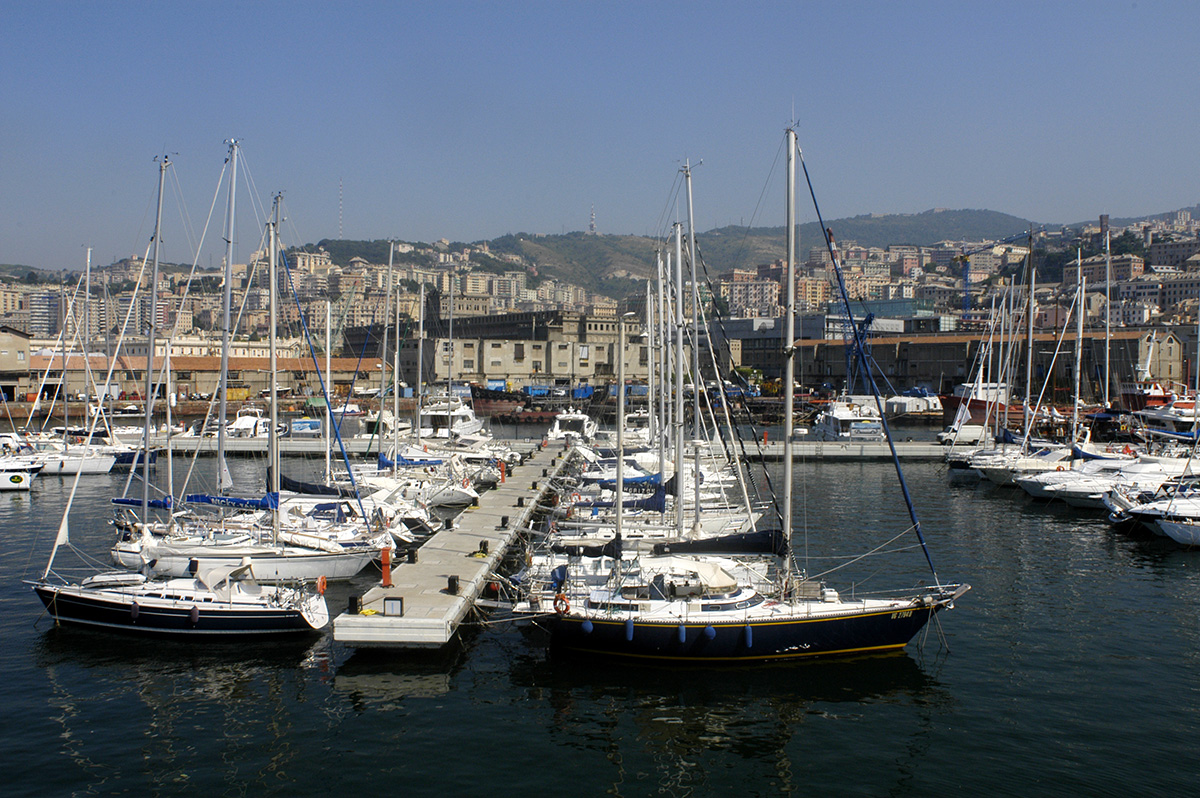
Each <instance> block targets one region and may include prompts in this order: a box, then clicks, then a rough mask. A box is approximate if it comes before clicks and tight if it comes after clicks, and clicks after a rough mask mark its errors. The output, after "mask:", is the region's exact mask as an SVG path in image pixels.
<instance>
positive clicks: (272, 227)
mask: <svg viewBox="0 0 1200 798" xmlns="http://www.w3.org/2000/svg"><path fill="white" fill-rule="evenodd" d="M279 200H280V195H279V194H276V195H275V203H274V208H273V209H272V218H271V221H269V222H268V223H267V231H268V235H269V236H270V239H271V240H270V246H269V247H268V250H267V251H268V253H269V255H268V269H269V277H270V281H271V290H270V291H269V292H268V294H267V295H268V297H269V298H270V299H269V305H270V308H269V309H270V321H269V322H268V324H269V326H270V330H269V331H268V333H267V346H268V348H269V349H270V353H271V413H270V424H271V430H270V432H269V433H268V435H269V437H268V438H267V445H268V448H269V451H268V453H267V461H268V462H269V463H270V464H271V471H270V474H271V484H270V485H269V486H268V491H269V492H270V493H272V494H274V497H275V500H274V502H273V503H274V507H273V508H272V509H271V542H272V543H276V544H277V543H278V542H279V481H280V480H279V435H278V429H279V390H278V389H277V388H276V386H275V375H276V374H278V372H279V363H278V360H277V358H276V355H275V326H276V324H277V319H278V314H279V309H278V300H277V297H276V294H277V293H278V290H277V285H278V284H277V283H276V280H275V269H276V261H277V259H278V252H279ZM269 503H270V502H269Z"/></svg>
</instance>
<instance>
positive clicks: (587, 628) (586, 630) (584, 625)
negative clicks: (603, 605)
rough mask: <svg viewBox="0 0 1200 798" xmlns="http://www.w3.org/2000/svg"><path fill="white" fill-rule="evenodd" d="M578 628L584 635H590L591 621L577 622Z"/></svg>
mask: <svg viewBox="0 0 1200 798" xmlns="http://www.w3.org/2000/svg"><path fill="white" fill-rule="evenodd" d="M579 628H580V630H581V631H582V632H583V633H584V634H585V635H590V634H591V633H592V628H593V627H592V622H591V621H584V622H583V623H581V624H579Z"/></svg>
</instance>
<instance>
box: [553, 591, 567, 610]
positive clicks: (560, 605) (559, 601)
mask: <svg viewBox="0 0 1200 798" xmlns="http://www.w3.org/2000/svg"><path fill="white" fill-rule="evenodd" d="M554 611H555V612H557V613H558V614H559V615H566V614H567V613H568V612H570V611H571V602H570V601H568V600H567V597H566V596H565V595H563V594H562V593H559V594H558V595H557V596H555V597H554Z"/></svg>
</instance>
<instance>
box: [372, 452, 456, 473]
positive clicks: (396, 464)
mask: <svg viewBox="0 0 1200 798" xmlns="http://www.w3.org/2000/svg"><path fill="white" fill-rule="evenodd" d="M441 464H442V461H441V460H409V459H408V458H407V457H405V456H404V455H401V456H399V457H397V458H396V459H395V460H389V459H388V458H387V456H386V455H384V454H383V452H380V453H379V470H380V471H383V470H384V469H386V468H425V467H426V466H435V465H441Z"/></svg>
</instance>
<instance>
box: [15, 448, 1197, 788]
mask: <svg viewBox="0 0 1200 798" xmlns="http://www.w3.org/2000/svg"><path fill="white" fill-rule="evenodd" d="M231 465H232V467H233V468H234V471H235V479H239V480H249V479H252V478H253V477H254V476H256V475H255V474H253V473H251V472H250V470H251V469H253V468H255V466H253V465H252V464H251V463H250V461H234V462H233V463H232V464H231ZM798 470H799V471H801V472H804V473H806V474H807V481H806V486H807V487H806V489H805V493H804V495H805V497H806V499H805V501H804V508H803V509H802V510H799V511H798V517H806V519H807V528H808V529H809V531H810V535H809V539H808V549H807V550H808V553H809V555H810V560H809V569H810V571H812V572H815V571H818V570H820V569H821V568H824V567H827V566H829V565H831V564H833V563H834V562H837V561H836V560H832V559H825V558H827V557H831V556H833V555H840V554H846V553H849V552H851V551H858V550H861V548H862V544H863V542H864V541H865V540H866V539H867V537H868V535H867V532H866V530H867V529H868V528H870V529H871V530H872V532H871V534H870V536H869V537H870V539H872V540H876V541H878V540H879V539H881V538H886V537H889V536H890V535H891V534H893V533H898V532H901V531H903V529H904V527H905V525H906V523H907V517H906V514H905V512H904V509H903V506H902V504H901V503H900V502H899V500H898V494H897V491H896V488H895V476H894V472H893V471H892V469H891V466H889V465H886V464H878V463H865V464H843V463H823V464H816V465H812V466H805V467H804V468H801V469H798ZM905 473H906V476H907V478H908V481H909V486H910V489H911V490H912V492H913V494H914V495H915V497H916V500H917V503H918V507H919V509H920V511H921V516H922V522H923V527H924V529H925V532H926V535H927V537H928V538H929V540H930V543H931V546H932V549H933V555H934V562H935V564H936V565H937V568H938V571H939V574H940V575H941V576H942V578H943V579H944V580H951V579H954V580H958V579H961V580H965V581H969V582H971V584H972V585H973V586H974V589H973V590H972V591H971V592H970V593H969V594H967V596H966V597H964V598H963V599H962V600H960V601H959V606H958V607H957V608H956V609H955V610H954V611H952V612H948V613H944V614H942V615H941V616H940V618H941V620H942V624H943V627H944V629H945V632H946V635H947V637H948V640H949V644H950V647H951V649H952V653H950V654H949V655H947V654H945V653H944V652H942V651H941V650H940V649H939V646H938V645H937V640H936V635H935V634H931V635H930V636H929V637H928V638H927V639H926V640H925V645H924V648H923V649H922V648H921V647H920V646H919V645H918V643H919V642H920V641H917V642H914V643H913V644H911V645H910V646H909V647H908V648H907V649H906V650H905V651H904V652H903V653H901V654H899V655H886V656H875V657H863V658H858V659H851V660H829V661H812V662H805V663H798V664H788V665H776V666H763V667H754V668H745V669H728V668H724V669H694V668H693V669H679V668H671V667H646V666H636V665H634V666H631V665H628V664H623V663H616V662H592V661H579V660H561V659H557V658H548V657H547V656H546V655H545V653H544V651H543V649H542V647H541V646H540V644H539V643H538V640H537V638H536V637H535V636H533V635H530V634H529V633H528V632H527V631H523V630H520V629H517V628H514V627H512V626H507V625H502V626H493V627H482V628H476V629H472V630H470V631H469V632H468V633H467V634H466V635H465V640H464V642H463V643H462V645H461V646H458V647H455V648H454V649H453V650H450V651H446V652H438V653H433V654H427V655H413V654H379V653H369V652H357V653H356V652H353V651H351V650H348V649H345V648H343V647H341V646H339V645H337V644H334V643H333V642H332V640H331V639H329V637H328V636H325V637H319V638H315V639H310V640H303V641H297V642H293V643H279V642H271V643H265V644H246V643H240V644H235V645H227V644H221V645H216V644H212V643H195V644H189V643H162V642H157V641H148V640H139V639H135V638H127V637H117V636H112V635H107V634H103V633H91V632H87V631H82V630H76V629H55V628H53V627H52V626H51V624H50V623H49V622H48V621H47V620H46V619H45V617H42V616H41V606H40V604H39V603H38V602H37V601H36V599H35V597H34V596H33V595H32V593H31V592H30V591H29V589H28V588H27V587H26V586H25V585H22V584H21V583H20V579H21V578H22V577H25V576H33V575H36V574H37V573H40V569H41V568H42V567H44V564H45V557H46V554H47V552H48V548H49V546H50V543H51V541H52V539H53V535H54V532H55V530H56V528H57V524H58V521H59V517H60V513H61V508H62V507H63V506H64V503H65V497H66V494H67V493H68V491H69V488H70V482H69V481H66V480H62V479H60V478H43V479H42V480H41V481H40V482H39V483H38V485H37V487H36V488H35V489H34V491H33V493H32V495H11V496H10V495H0V521H2V523H3V529H4V534H3V537H2V538H0V551H2V552H3V554H2V559H0V562H2V563H3V574H4V578H3V580H0V633H2V635H3V638H2V639H3V640H4V647H3V652H2V653H0V657H2V660H0V661H2V662H3V673H4V684H5V688H4V695H5V699H4V707H5V712H4V716H5V718H6V719H7V722H6V723H5V724H4V725H3V728H0V751H3V752H4V753H3V755H2V756H3V767H2V769H0V773H3V781H4V788H3V791H4V794H5V795H8V796H24V795H38V796H45V795H82V794H89V795H93V794H94V795H112V794H152V795H153V794H169V795H193V794H194V795H205V796H209V795H235V796H240V795H275V794H297V793H298V794H310V793H330V792H334V791H337V792H342V791H345V790H353V791H356V792H360V793H368V792H387V793H397V792H401V791H402V792H403V793H404V794H406V795H433V794H437V795H483V794H490V793H501V794H510V793H515V794H526V793H533V794H561V793H566V794H571V795H600V794H612V795H626V796H637V795H680V796H682V795H697V796H707V795H731V794H738V795H797V794H812V793H814V792H818V793H819V792H826V793H828V794H834V795H871V796H876V795H913V796H918V795H919V796H927V795H931V794H937V793H939V792H945V791H950V790H953V791H954V792H956V793H965V794H988V795H1014V796H1017V795H1020V796H1029V795H1061V794H1064V793H1072V794H1088V795H1094V794H1122V793H1133V794H1152V793H1157V792H1162V793H1173V794H1179V793H1190V792H1191V791H1193V790H1194V789H1195V787H1194V776H1195V772H1196V769H1197V768H1196V766H1197V757H1196V755H1195V753H1194V747H1193V745H1192V743H1191V739H1190V733H1191V732H1192V730H1193V729H1194V728H1195V727H1196V721H1197V711H1198V710H1200V696H1198V694H1197V693H1198V688H1197V681H1196V679H1195V678H1194V675H1195V667H1196V658H1197V651H1200V646H1198V645H1197V636H1198V628H1200V622H1198V620H1197V619H1198V618H1200V553H1197V552H1191V551H1185V550H1182V549H1179V548H1176V547H1174V546H1173V545H1171V544H1169V543H1168V542H1165V541H1162V540H1159V539H1148V538H1137V537H1131V536H1127V535H1122V534H1118V533H1116V532H1114V531H1112V530H1111V529H1109V528H1108V526H1107V525H1106V524H1105V523H1104V522H1103V521H1102V519H1101V518H1100V517H1099V516H1092V515H1088V516H1081V515H1078V514H1077V513H1075V512H1074V511H1070V510H1069V509H1068V508H1066V507H1062V506H1054V505H1044V504H1041V503H1034V502H1032V501H1030V500H1028V499H1027V498H1025V497H1024V495H1023V494H1019V493H1015V492H1013V491H1012V490H1009V489H998V488H993V487H990V486H987V485H980V486H949V485H948V484H947V479H946V475H945V473H944V472H943V471H942V470H941V469H940V468H939V467H938V466H936V465H933V464H920V463H914V464H911V465H909V466H907V467H906V469H905ZM120 481H121V479H120V477H117V476H113V477H109V478H84V480H83V481H82V482H81V486H82V487H81V494H80V496H79V498H77V499H76V508H77V509H76V511H75V512H73V513H72V519H73V527H72V534H73V536H74V539H75V540H77V541H80V542H81V543H82V544H84V545H85V546H86V547H87V548H89V549H91V550H93V551H96V552H97V553H101V552H102V551H103V550H104V545H105V543H106V542H107V540H108V536H109V532H108V530H107V528H106V526H105V525H104V521H105V520H106V519H107V518H108V517H109V516H110V511H109V508H108V505H107V500H108V498H109V496H111V495H112V494H113V492H114V489H115V487H116V486H118V485H119V484H120ZM879 529H883V530H886V534H880V533H879V531H878V530H879ZM911 540H912V539H911V536H906V537H904V538H902V539H901V541H899V542H898V543H897V544H895V546H899V545H901V544H903V545H908V544H910V543H911ZM895 546H893V548H894V547H895ZM923 568H926V566H925V565H924V560H923V558H922V557H921V555H920V553H919V552H916V551H912V550H909V551H905V552H902V553H897V554H895V555H888V556H887V557H885V558H883V559H879V560H875V559H872V560H869V561H864V562H861V563H857V564H855V565H854V566H852V567H848V568H845V569H843V570H840V571H838V572H836V573H835V574H832V575H831V576H830V577H829V580H830V582H831V583H832V584H835V585H836V586H837V587H838V588H839V589H842V590H848V589H850V586H851V585H852V584H853V585H857V586H858V588H859V589H866V588H873V587H886V586H890V585H896V586H903V585H907V584H911V583H912V582H913V581H915V580H916V579H918V578H921V576H922V569H923ZM924 575H925V576H926V577H927V576H928V571H927V568H926V570H925V574H924ZM894 576H896V577H897V578H893V577H894ZM375 578H377V575H376V576H375ZM371 580H372V576H371V575H370V574H367V575H364V576H362V577H361V578H360V580H359V582H358V584H357V585H355V586H337V587H333V586H331V589H330V591H329V594H328V595H329V601H330V606H331V608H332V609H334V610H339V611H340V609H341V608H342V607H344V606H345V601H346V596H347V595H348V594H349V593H350V592H351V591H352V590H362V589H363V588H364V587H365V586H366V585H367V584H369V583H370V582H371Z"/></svg>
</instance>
